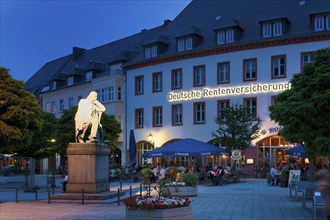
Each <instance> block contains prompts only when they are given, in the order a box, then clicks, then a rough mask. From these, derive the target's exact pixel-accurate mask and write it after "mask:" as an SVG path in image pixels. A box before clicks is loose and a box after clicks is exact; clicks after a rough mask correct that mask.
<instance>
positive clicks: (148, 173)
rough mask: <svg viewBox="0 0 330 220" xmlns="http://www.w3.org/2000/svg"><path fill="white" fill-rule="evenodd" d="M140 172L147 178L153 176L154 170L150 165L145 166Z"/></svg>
mask: <svg viewBox="0 0 330 220" xmlns="http://www.w3.org/2000/svg"><path fill="white" fill-rule="evenodd" d="M140 174H141V175H142V176H143V177H145V178H151V177H152V170H151V169H150V168H149V167H146V168H143V169H142V170H141V171H140Z"/></svg>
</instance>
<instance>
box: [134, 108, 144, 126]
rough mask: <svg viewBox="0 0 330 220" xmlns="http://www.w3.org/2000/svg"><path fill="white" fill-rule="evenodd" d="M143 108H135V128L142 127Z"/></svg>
mask: <svg viewBox="0 0 330 220" xmlns="http://www.w3.org/2000/svg"><path fill="white" fill-rule="evenodd" d="M143 125H144V122H143V108H139V109H135V128H143Z"/></svg>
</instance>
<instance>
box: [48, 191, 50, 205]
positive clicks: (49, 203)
mask: <svg viewBox="0 0 330 220" xmlns="http://www.w3.org/2000/svg"><path fill="white" fill-rule="evenodd" d="M48 204H50V188H48Z"/></svg>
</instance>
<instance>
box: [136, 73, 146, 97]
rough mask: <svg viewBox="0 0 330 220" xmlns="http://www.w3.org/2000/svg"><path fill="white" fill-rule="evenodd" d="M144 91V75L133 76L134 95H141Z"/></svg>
mask: <svg viewBox="0 0 330 220" xmlns="http://www.w3.org/2000/svg"><path fill="white" fill-rule="evenodd" d="M143 93H144V76H136V77H135V95H143Z"/></svg>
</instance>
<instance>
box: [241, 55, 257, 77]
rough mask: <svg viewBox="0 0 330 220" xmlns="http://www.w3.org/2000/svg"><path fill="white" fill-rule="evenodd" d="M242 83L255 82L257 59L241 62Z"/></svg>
mask: <svg viewBox="0 0 330 220" xmlns="http://www.w3.org/2000/svg"><path fill="white" fill-rule="evenodd" d="M243 72H244V73H243V74H244V75H243V81H252V80H257V59H256V58H253V59H245V60H243Z"/></svg>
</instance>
